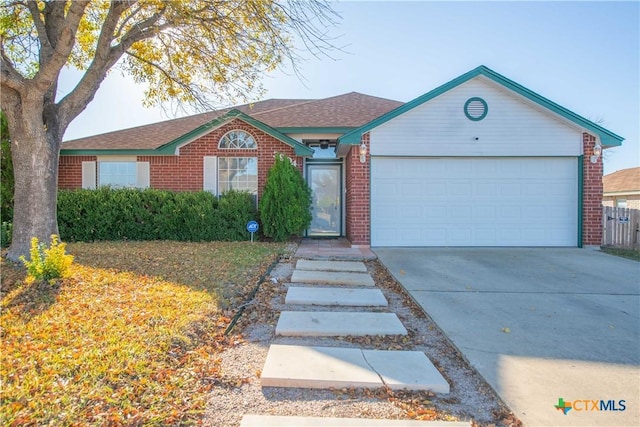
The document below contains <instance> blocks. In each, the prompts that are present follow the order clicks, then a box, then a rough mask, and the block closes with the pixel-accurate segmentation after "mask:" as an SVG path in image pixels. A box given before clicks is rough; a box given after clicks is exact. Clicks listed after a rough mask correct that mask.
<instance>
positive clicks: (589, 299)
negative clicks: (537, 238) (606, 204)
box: [374, 248, 640, 426]
mask: <svg viewBox="0 0 640 427" xmlns="http://www.w3.org/2000/svg"><path fill="white" fill-rule="evenodd" d="M374 252H375V253H376V254H377V255H378V257H379V259H380V261H381V262H382V263H383V264H384V265H385V266H386V267H387V268H388V269H389V271H390V272H391V273H392V274H393V275H394V276H395V278H396V279H397V280H398V281H399V282H401V283H402V285H403V286H404V287H405V289H406V290H407V291H408V292H409V293H410V294H411V296H412V297H413V298H414V300H415V301H416V302H418V303H419V304H420V305H421V306H422V308H423V309H424V311H425V312H426V313H427V314H428V315H429V316H430V317H431V318H432V319H433V320H434V321H435V322H436V323H437V324H438V325H439V327H440V328H441V329H442V330H443V331H444V333H445V334H446V335H447V336H448V337H449V339H451V341H452V342H453V343H454V344H455V345H456V346H457V347H458V349H459V350H460V351H461V352H462V353H463V355H464V356H465V357H466V358H467V359H468V360H469V362H470V363H471V364H472V365H473V366H474V367H475V368H476V369H477V370H478V372H480V374H481V375H482V376H483V377H484V378H485V379H486V380H487V381H488V382H489V384H491V386H492V387H493V388H494V389H495V390H496V391H497V393H498V394H499V395H500V397H501V398H502V399H503V400H504V401H505V402H506V403H507V405H509V407H510V408H511V409H512V410H513V412H514V413H515V414H516V415H517V416H518V417H519V418H520V419H521V420H522V421H523V423H524V424H525V425H526V426H565V425H567V426H627V425H628V426H638V425H640V297H639V288H640V263H638V262H636V261H631V260H627V259H623V258H618V257H614V256H611V255H607V254H604V253H601V252H599V251H597V250H594V249H569V248H559V249H551V248H545V249H540V248H535V249H530V248H375V249H374ZM559 398H562V399H563V400H564V402H573V408H572V409H571V410H569V411H568V412H567V414H566V415H565V414H564V413H563V411H560V410H557V409H556V408H555V405H558V399H559ZM600 400H603V401H605V402H604V403H603V404H602V405H603V406H602V407H601V406H600V405H601V403H600V402H595V401H600ZM621 400H624V402H620V401H621ZM584 401H588V402H584ZM592 401H594V402H592ZM609 401H613V402H609ZM612 403H614V404H615V405H613V406H612ZM622 405H624V410H621V409H623V406H622ZM594 407H597V408H598V409H606V410H596V409H594ZM614 408H615V409H616V410H612V409H614Z"/></svg>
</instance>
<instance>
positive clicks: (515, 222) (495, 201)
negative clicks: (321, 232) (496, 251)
mask: <svg viewBox="0 0 640 427" xmlns="http://www.w3.org/2000/svg"><path fill="white" fill-rule="evenodd" d="M578 194H579V189H578V158H577V157H462V158H461V157H445V158H407V157H372V158H371V245H372V246H573V247H575V246H577V245H578V211H579V209H578V203H579V201H578Z"/></svg>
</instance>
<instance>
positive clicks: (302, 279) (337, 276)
mask: <svg viewBox="0 0 640 427" xmlns="http://www.w3.org/2000/svg"><path fill="white" fill-rule="evenodd" d="M291 283H309V284H313V283H326V284H331V285H349V286H368V287H373V286H375V283H374V282H373V279H372V278H371V276H370V275H369V274H368V273H354V272H350V271H310V270H297V269H296V270H293V274H292V275H291Z"/></svg>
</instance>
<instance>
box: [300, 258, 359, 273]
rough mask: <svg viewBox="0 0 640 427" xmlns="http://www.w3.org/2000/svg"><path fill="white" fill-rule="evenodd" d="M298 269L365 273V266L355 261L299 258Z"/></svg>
mask: <svg viewBox="0 0 640 427" xmlns="http://www.w3.org/2000/svg"><path fill="white" fill-rule="evenodd" d="M296 269H298V270H316V271H351V272H355V273H366V272H367V266H365V265H364V263H362V262H357V261H313V260H308V259H300V260H298V262H297V263H296Z"/></svg>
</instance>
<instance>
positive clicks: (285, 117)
mask: <svg viewBox="0 0 640 427" xmlns="http://www.w3.org/2000/svg"><path fill="white" fill-rule="evenodd" d="M399 105H402V103H401V102H398V101H393V100H390V99H384V98H378V97H375V96H369V95H364V94H361V93H357V92H350V93H346V94H343V95H338V96H334V97H331V98H325V99H315V100H314V99H269V100H265V101H260V102H256V103H253V104H244V105H239V106H237V107H233V108H226V109H221V110H215V111H210V112H207V113H202V114H196V115H193V116H188V117H183V118H179V119H173V120H167V121H164V122H159V123H153V124H149V125H144V126H138V127H134V128H130V129H124V130H119V131H114V132H109V133H104V134H101V135H96V136H89V137H86V138H80V139H75V140H72V141H66V142H64V143H63V145H62V153H61V154H63V155H64V154H88V152H91V151H103V150H108V152H109V153H114V154H115V153H119V152H120V151H123V150H126V151H129V150H133V151H136V152H149V154H151V153H153V152H155V151H157V150H160V149H162V151H163V152H164V151H168V148H167V147H175V146H177V145H180V144H181V143H184V141H185V139H187V138H188V137H189V136H190V135H191V136H192V135H193V134H199V135H201V134H202V133H201V131H203V130H206V129H208V128H210V127H211V125H210V126H208V127H207V125H208V124H210V123H212V122H214V121H215V122H216V123H217V124H220V123H219V119H221V118H224V119H223V120H232V119H233V118H240V119H241V120H244V121H246V122H248V121H249V119H253V120H255V121H256V122H257V123H260V125H261V126H258V127H261V128H262V130H265V128H270V129H269V131H268V132H267V133H269V134H271V135H272V136H275V135H276V134H277V135H279V136H276V138H278V139H280V140H283V138H282V137H284V140H283V142H286V143H291V141H294V140H292V139H291V138H289V137H286V136H285V135H283V133H284V132H295V131H300V132H301V131H304V130H307V131H308V129H315V130H319V129H322V130H323V131H325V132H331V131H334V132H340V133H342V132H346V131H348V130H350V129H353V128H355V127H358V126H362V125H363V124H365V123H368V122H370V121H371V120H373V119H375V118H376V117H378V116H380V115H382V114H385V113H387V112H388V111H390V110H392V109H394V108H396V107H398V106H399ZM232 111H235V113H233V114H230V113H231V112H232ZM237 113H242V116H238V115H237ZM296 144H298V143H297V142H296ZM298 149H299V147H298V148H296V150H298ZM303 151H304V150H303ZM156 154H159V153H156Z"/></svg>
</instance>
